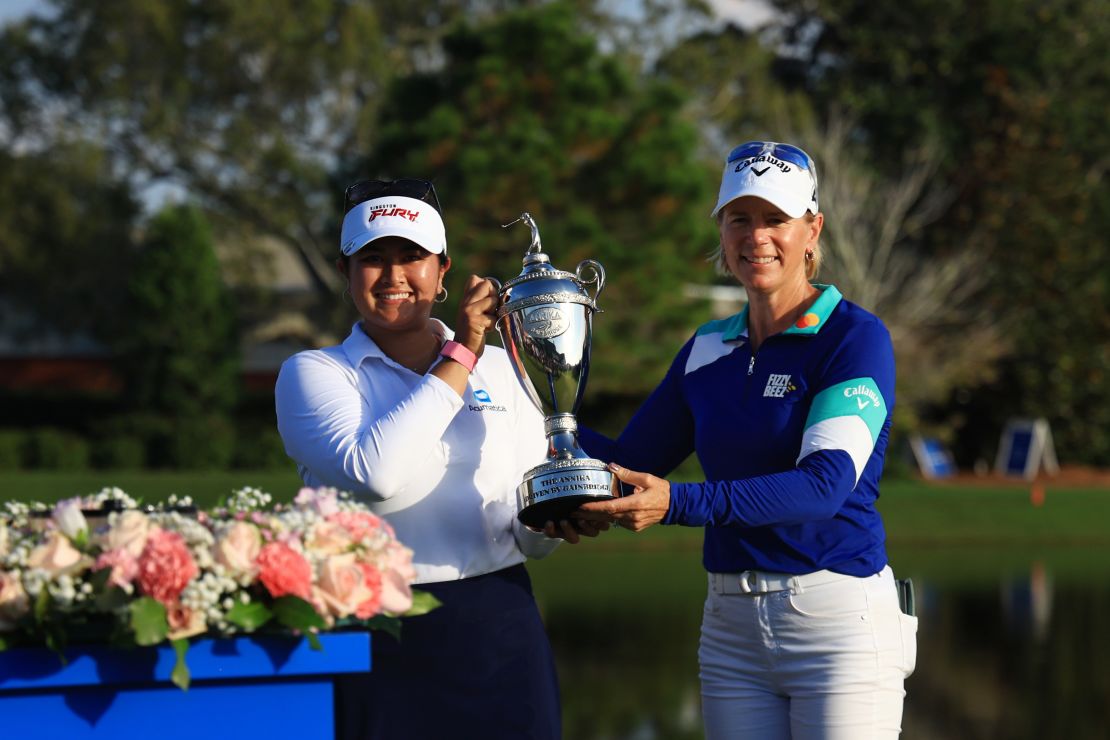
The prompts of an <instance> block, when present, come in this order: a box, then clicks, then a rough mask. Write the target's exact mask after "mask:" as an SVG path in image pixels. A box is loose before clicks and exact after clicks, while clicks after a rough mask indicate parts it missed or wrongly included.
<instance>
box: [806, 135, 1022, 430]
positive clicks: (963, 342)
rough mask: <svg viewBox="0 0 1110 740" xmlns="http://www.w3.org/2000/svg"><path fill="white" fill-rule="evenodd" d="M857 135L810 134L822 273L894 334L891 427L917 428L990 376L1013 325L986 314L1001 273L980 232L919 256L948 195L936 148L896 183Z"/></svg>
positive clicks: (915, 159) (917, 155)
mask: <svg viewBox="0 0 1110 740" xmlns="http://www.w3.org/2000/svg"><path fill="white" fill-rule="evenodd" d="M854 130H855V127H854V125H853V123H852V121H851V120H849V119H847V118H844V117H843V116H841V115H834V116H833V117H832V119H831V120H830V122H829V124H828V125H827V127H826V128H825V130H824V131H822V132H820V133H815V134H812V135H810V136H807V137H805V139H806V140H807V141H810V142H812V145H811V147H810V150H809V151H810V153H811V154H812V155H813V156H814V157H815V158H816V160H817V161H818V162H819V163H820V167H821V173H820V174H821V178H820V200H821V210H822V211H824V212H825V213H826V220H825V230H824V232H823V233H822V243H823V246H822V254H823V255H824V266H823V267H822V274H821V276H820V277H821V279H822V281H825V280H828V281H830V282H833V283H835V284H836V285H837V287H838V288H839V289H840V290H841V292H842V293H844V295H845V296H846V297H848V298H849V299H850V300H851V301H853V302H855V303H858V304H859V305H861V306H863V307H864V308H866V309H868V310H870V311H872V312H874V313H875V314H876V315H878V316H879V317H881V318H882V320H883V322H884V323H885V324H886V326H887V328H888V329H889V330H890V334H891V339H892V340H893V343H894V354H895V357H896V359H897V368H898V389H897V396H898V403H897V405H896V407H895V415H896V416H895V427H896V429H898V430H899V431H900V432H905V431H912V430H915V429H920V427H921V423H922V417H923V416H924V417H928V416H929V415H930V414H931V412H932V409H934V408H935V407H936V406H937V405H938V404H942V403H945V402H947V401H948V400H949V398H950V397H951V395H952V393H953V392H954V390H955V389H957V388H961V387H967V386H968V385H974V384H977V383H980V382H984V381H993V380H994V378H995V377H996V375H995V373H996V370H997V368H996V363H997V361H998V360H999V358H1001V357H1002V356H1004V355H1005V354H1006V352H1007V351H1008V349H1009V343H1008V339H1007V329H1008V328H1009V327H1008V326H1007V325H1006V324H1005V322H1004V321H1003V320H1002V318H1001V317H1000V316H998V315H995V314H992V313H989V312H987V313H984V311H983V307H984V305H985V293H986V291H987V289H988V286H989V285H990V281H991V280H992V279H994V278H996V273H995V270H994V269H993V265H992V264H991V262H990V260H989V259H987V255H986V254H985V253H984V252H983V251H982V250H978V249H975V248H974V246H975V245H976V244H977V243H978V242H979V241H980V240H981V238H982V237H981V234H976V233H974V232H973V233H971V234H968V235H966V236H965V238H964V239H963V240H962V241H961V242H960V243H957V244H953V245H951V247H950V248H948V249H947V250H945V251H944V252H943V253H942V254H940V255H939V258H938V255H937V254H929V253H928V252H926V251H923V250H922V247H921V240H922V235H923V233H924V232H926V231H927V230H928V229H930V228H932V227H933V226H934V225H935V223H936V221H937V219H938V218H940V217H941V215H943V214H944V213H945V211H946V210H947V209H948V207H949V206H950V204H951V198H952V192H951V190H950V189H948V188H946V187H944V185H943V184H942V183H938V182H937V180H936V179H935V177H934V176H935V173H936V171H937V168H938V166H939V160H940V154H939V152H938V150H937V148H936V147H935V146H930V145H925V146H923V147H922V148H921V149H920V150H918V151H916V152H913V153H912V154H911V156H910V157H908V161H907V163H906V165H905V170H904V171H903V172H902V173H901V174H900V175H899V176H898V177H897V179H894V178H890V177H888V176H884V175H881V174H879V173H877V172H875V170H874V169H872V168H871V166H870V163H869V162H868V160H867V157H866V152H864V151H861V149H860V147H859V146H858V145H853V144H852V142H851V136H852V133H853V131H854ZM939 434H940V436H948V435H947V434H945V433H944V432H943V431H941V432H939Z"/></svg>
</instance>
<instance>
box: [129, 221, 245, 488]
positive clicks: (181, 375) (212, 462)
mask: <svg viewBox="0 0 1110 740" xmlns="http://www.w3.org/2000/svg"><path fill="white" fill-rule="evenodd" d="M127 315H128V317H129V322H128V325H127V329H126V331H125V332H124V334H123V335H122V336H121V337H120V338H119V340H118V359H119V363H118V366H119V372H120V374H121V375H122V376H123V377H124V378H125V379H126V387H127V389H128V400H129V402H130V404H131V409H130V410H131V412H132V414H133V419H134V420H136V422H137V423H138V425H139V427H140V429H139V431H140V433H141V434H143V436H145V437H147V438H148V440H149V442H150V444H151V446H152V451H151V456H152V458H153V460H152V462H154V463H155V464H166V463H169V464H172V465H175V466H178V467H222V466H223V465H225V464H226V463H227V462H228V460H230V457H231V453H232V451H233V450H232V442H233V440H232V439H231V438H230V414H231V412H232V411H233V410H234V408H235V405H236V402H237V400H238V396H239V342H238V336H237V333H236V320H235V312H234V306H233V305H232V301H231V298H230V295H229V293H228V292H227V289H226V288H225V287H224V285H223V281H222V279H221V276H220V267H219V263H218V262H217V260H216V254H215V251H214V250H213V247H212V238H211V234H210V232H209V228H208V224H207V222H206V221H205V219H204V217H203V215H202V214H201V213H200V211H199V210H198V209H197V208H196V207H195V206H171V207H168V208H167V209H165V210H163V211H162V212H161V213H159V214H158V215H157V216H156V217H155V218H154V219H153V220H152V222H151V224H150V226H149V229H148V232H147V234H146V236H145V238H144V239H143V244H142V249H141V250H140V252H139V255H138V258H137V259H136V263H135V267H134V271H133V274H132V276H131V289H130V292H129V294H128V302H127Z"/></svg>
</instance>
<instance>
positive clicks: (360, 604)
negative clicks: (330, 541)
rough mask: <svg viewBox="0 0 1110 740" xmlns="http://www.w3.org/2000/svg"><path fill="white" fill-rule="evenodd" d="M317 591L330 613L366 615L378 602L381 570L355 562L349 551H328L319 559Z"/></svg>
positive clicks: (376, 611) (341, 615)
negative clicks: (322, 558) (331, 552)
mask: <svg viewBox="0 0 1110 740" xmlns="http://www.w3.org/2000/svg"><path fill="white" fill-rule="evenodd" d="M319 567H320V571H319V574H320V578H319V580H318V582H317V583H318V589H317V595H318V596H319V597H320V599H321V600H322V601H323V603H324V606H325V607H327V610H328V614H330V615H331V616H333V617H347V616H350V615H351V614H354V615H355V616H357V617H358V618H359V619H369V618H370V617H372V616H374V615H375V614H377V613H378V611H379V608H380V605H381V574H380V573H378V571H377V569H376V568H374V567H373V566H371V565H367V564H364V563H359V562H358V561H357V560H356V558H355V554H354V553H352V552H349V553H344V554H342V555H330V556H328V557H327V558H326V559H325V560H324V561H323V562H322V563H320V566H319Z"/></svg>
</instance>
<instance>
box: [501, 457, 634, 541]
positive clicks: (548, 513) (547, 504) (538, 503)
mask: <svg viewBox="0 0 1110 740" xmlns="http://www.w3.org/2000/svg"><path fill="white" fill-rule="evenodd" d="M516 490H517V496H518V497H519V498H520V503H521V509H520V513H519V514H517V519H519V520H520V523H521V524H524V525H527V526H529V527H532V528H534V529H542V528H543V525H544V524H546V523H547V522H557V521H559V520H560V519H566V518H567V515H569V514H570V512H572V511H574V510H575V509H577V508H578V507H579V506H581V505H582V504H585V503H588V502H590V501H605V500H606V499H611V498H616V496H615V495H614V493H613V474H612V473H610V472H609V469H608V468H607V467H606V465H605V463H603V462H601V461H600V460H593V459H590V458H573V459H570V460H554V461H551V462H547V463H544V464H543V465H540V466H538V467H535V468H532V469H531V470H529V471H528V472H527V473H526V474H525V476H524V482H523V483H521V484H520V485H519V486H517V489H516Z"/></svg>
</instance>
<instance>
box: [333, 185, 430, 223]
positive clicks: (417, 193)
mask: <svg viewBox="0 0 1110 740" xmlns="http://www.w3.org/2000/svg"><path fill="white" fill-rule="evenodd" d="M391 195H392V196H396V197H399V198H414V199H416V200H420V201H424V202H425V203H428V204H429V205H431V206H432V208H435V209H436V210H437V211H438V212H439V214H440V215H441V216H442V215H443V207H442V206H440V204H439V196H438V195H436V189H435V186H434V185H432V183H431V182H430V181H428V180H417V179H414V178H410V177H402V178H400V179H398V180H360V181H359V182H356V183H355V184H353V185H351V186H349V187H348V188H347V189H346V190H344V191H343V213H344V214H346V213H347V211H349V210H351V209H352V208H354V207H355V206H357V205H358V204H359V203H365V202H366V201H368V200H371V199H373V198H384V197H387V196H391Z"/></svg>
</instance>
